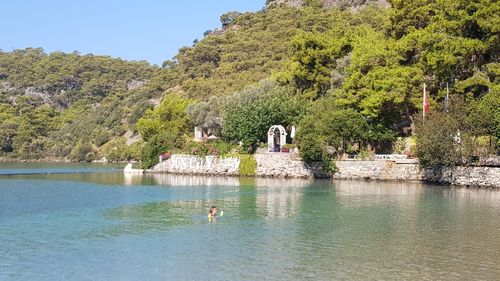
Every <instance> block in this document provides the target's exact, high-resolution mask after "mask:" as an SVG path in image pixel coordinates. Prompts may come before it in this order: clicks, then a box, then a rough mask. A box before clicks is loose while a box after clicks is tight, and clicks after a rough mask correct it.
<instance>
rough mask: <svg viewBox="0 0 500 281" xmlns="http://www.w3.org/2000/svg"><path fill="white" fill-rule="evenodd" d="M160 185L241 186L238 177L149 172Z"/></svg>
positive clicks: (148, 175)
mask: <svg viewBox="0 0 500 281" xmlns="http://www.w3.org/2000/svg"><path fill="white" fill-rule="evenodd" d="M144 177H151V178H153V179H154V181H155V183H156V184H158V185H169V186H239V185H240V179H239V178H238V177H208V176H186V175H171V174H147V175H144Z"/></svg>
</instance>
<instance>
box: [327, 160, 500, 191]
mask: <svg viewBox="0 0 500 281" xmlns="http://www.w3.org/2000/svg"><path fill="white" fill-rule="evenodd" d="M336 164H337V168H338V172H337V173H335V174H334V175H333V178H334V179H367V180H368V179H372V180H387V181H394V180H400V181H427V182H433V183H439V184H451V185H457V186H470V187H493V188H500V168H499V167H453V168H450V167H443V168H434V169H424V170H423V169H421V168H420V166H419V165H418V163H404V162H403V163H398V162H397V161H390V160H388V161H362V160H358V161H356V160H354V161H336Z"/></svg>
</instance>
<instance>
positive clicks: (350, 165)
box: [148, 153, 500, 188]
mask: <svg viewBox="0 0 500 281" xmlns="http://www.w3.org/2000/svg"><path fill="white" fill-rule="evenodd" d="M254 157H255V160H256V161H257V168H256V174H255V175H256V176H257V177H273V178H312V177H316V178H321V177H328V176H329V175H328V174H326V173H324V172H323V170H322V168H321V164H319V163H318V164H313V165H308V164H306V163H304V162H303V161H301V160H300V158H298V155H296V154H291V153H290V154H288V153H267V154H255V155H254ZM239 165H240V160H239V159H238V158H237V157H228V158H224V157H215V156H206V157H202V158H200V157H196V156H192V155H172V157H171V158H170V159H168V160H166V161H163V162H162V163H159V164H157V165H156V166H155V167H154V168H152V169H151V170H148V172H156V173H169V174H187V175H207V176H238V175H239ZM336 165H337V169H338V171H337V173H335V174H334V175H333V176H332V177H333V178H334V179H366V180H386V181H395V180H396V181H428V182H434V183H440V184H451V185H460V186H474V187H493V188H500V168H499V167H455V168H447V167H444V168H437V169H426V170H422V169H420V167H419V165H418V163H398V161H391V160H385V161H384V160H374V161H363V160H349V161H336Z"/></svg>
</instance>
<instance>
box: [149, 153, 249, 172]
mask: <svg viewBox="0 0 500 281" xmlns="http://www.w3.org/2000/svg"><path fill="white" fill-rule="evenodd" d="M239 167H240V159H238V158H236V157H227V158H226V157H216V156H206V157H197V156H193V155H172V156H171V157H170V158H169V159H168V160H165V161H163V162H161V163H159V164H157V165H156V166H154V167H153V168H152V169H150V170H148V172H153V173H169V174H186V175H210V176H237V175H238V174H239Z"/></svg>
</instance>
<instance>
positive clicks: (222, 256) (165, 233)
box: [0, 163, 500, 281]
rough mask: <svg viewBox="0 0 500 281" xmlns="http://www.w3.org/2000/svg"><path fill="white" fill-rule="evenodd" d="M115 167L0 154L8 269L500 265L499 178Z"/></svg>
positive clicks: (169, 276) (139, 276)
mask: <svg viewBox="0 0 500 281" xmlns="http://www.w3.org/2000/svg"><path fill="white" fill-rule="evenodd" d="M117 168H122V167H121V166H109V165H80V164H41V163H36V164H26V163H22V164H12V163H9V164H0V280H6V281H7V280H417V279H418V280H422V279H423V280H499V278H500V235H499V232H498V231H499V230H500V192H499V191H494V190H473V189H472V190H470V189H454V188H449V187H441V186H432V185H425V184H420V183H386V182H364V181H359V182H358V181H329V180H316V181H312V180H273V179H248V178H242V179H240V178H208V177H189V176H173V175H144V176H141V175H123V174H122V173H121V171H120V170H118V169H117ZM211 205H216V206H217V207H218V209H219V210H223V211H224V215H223V216H222V217H219V218H217V219H216V220H214V221H210V222H209V221H208V219H207V213H208V210H209V208H210V206H211Z"/></svg>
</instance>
